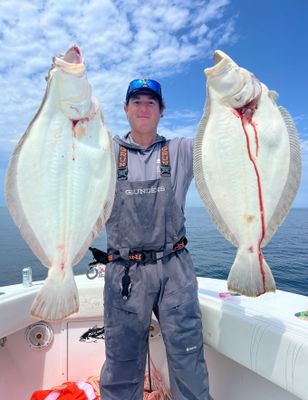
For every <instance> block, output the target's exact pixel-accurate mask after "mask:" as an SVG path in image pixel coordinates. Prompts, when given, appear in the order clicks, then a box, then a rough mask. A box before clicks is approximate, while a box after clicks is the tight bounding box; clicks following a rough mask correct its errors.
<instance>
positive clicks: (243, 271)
mask: <svg viewBox="0 0 308 400" xmlns="http://www.w3.org/2000/svg"><path fill="white" fill-rule="evenodd" d="M228 289H229V290H232V291H235V292H238V293H241V294H244V295H245V296H249V297H257V296H260V295H261V294H263V293H266V292H274V291H275V290H276V284H275V280H274V277H273V275H272V272H271V270H270V268H269V266H268V265H267V262H266V261H265V259H264V257H263V255H262V253H261V258H259V254H258V252H256V251H252V250H250V249H247V248H246V247H245V248H243V247H242V248H239V249H238V251H237V254H236V257H235V260H234V263H233V265H232V267H231V270H230V273H229V276H228Z"/></svg>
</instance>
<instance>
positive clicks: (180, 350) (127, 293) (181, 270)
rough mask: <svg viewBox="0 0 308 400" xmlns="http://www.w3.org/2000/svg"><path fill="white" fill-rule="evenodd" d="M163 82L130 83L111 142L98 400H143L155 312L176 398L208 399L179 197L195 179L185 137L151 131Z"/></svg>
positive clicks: (154, 127)
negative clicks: (112, 178) (124, 127)
mask: <svg viewBox="0 0 308 400" xmlns="http://www.w3.org/2000/svg"><path fill="white" fill-rule="evenodd" d="M164 108H165V106H164V102H163V98H162V93H161V87H160V84H159V83H158V82H156V81H154V80H150V79H137V80H134V81H132V82H131V83H130V85H129V87H128V90H127V95H126V102H125V107H124V110H125V113H126V116H127V118H128V122H129V124H130V127H131V131H130V132H129V133H128V134H127V135H126V136H125V137H124V138H122V139H120V138H119V137H115V138H114V141H115V152H116V158H117V167H118V172H117V188H116V196H115V202H114V206H113V210H112V214H111V217H110V219H109V221H108V223H107V227H106V228H107V242H108V243H107V247H108V255H109V260H110V262H109V263H108V264H107V268H106V271H105V290H104V307H105V314H104V315H105V317H104V318H105V342H106V362H105V364H104V367H103V369H102V373H101V392H102V398H103V399H106V400H111V399H112V400H122V399H123V400H124V399H125V400H126V399H127V400H128V399H129V400H141V399H142V398H143V381H144V370H145V363H146V354H147V349H148V335H149V326H150V321H151V314H152V310H153V311H154V313H155V315H156V316H157V318H158V320H159V323H160V328H161V331H162V335H163V338H164V342H165V345H166V350H167V357H168V365H169V375H170V385H171V391H172V394H173V397H174V399H175V400H184V399H185V400H207V399H210V398H211V397H210V395H209V391H208V374H207V368H206V364H205V361H204V357H203V340H202V327H201V315H200V310H199V304H198V297H197V280H196V276H195V272H194V267H193V264H192V261H191V257H190V255H189V253H188V251H187V249H186V248H185V244H186V242H187V241H186V238H185V227H184V221H185V219H184V214H183V210H184V205H185V196H186V193H187V190H188V187H189V184H190V182H191V180H192V177H193V168H192V140H188V139H184V138H177V139H173V140H170V141H167V140H166V139H165V138H164V137H162V136H159V135H158V134H157V126H158V123H159V120H160V118H161V117H162V115H163V112H164Z"/></svg>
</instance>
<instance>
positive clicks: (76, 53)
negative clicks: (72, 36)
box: [53, 44, 85, 75]
mask: <svg viewBox="0 0 308 400" xmlns="http://www.w3.org/2000/svg"><path fill="white" fill-rule="evenodd" d="M53 66H54V67H56V68H59V69H60V70H62V71H64V72H67V73H69V74H73V75H74V74H76V75H78V74H82V73H84V71H85V65H84V61H83V57H82V54H81V50H80V47H79V46H77V44H74V45H73V46H72V47H70V48H69V49H68V50H67V51H66V53H65V54H64V55H59V56H56V57H54V58H53Z"/></svg>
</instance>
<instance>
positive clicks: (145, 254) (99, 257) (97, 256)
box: [89, 237, 187, 265]
mask: <svg viewBox="0 0 308 400" xmlns="http://www.w3.org/2000/svg"><path fill="white" fill-rule="evenodd" d="M186 244H187V239H186V237H183V238H182V239H181V240H179V241H178V242H177V243H175V245H174V246H173V248H172V250H171V252H170V253H173V252H175V251H179V250H182V249H184V247H185V246H186ZM89 250H91V252H92V255H93V258H94V260H95V261H93V262H91V263H90V264H89V265H94V264H98V263H100V264H108V263H109V262H111V261H115V260H117V259H120V258H122V259H123V257H121V255H120V252H119V251H117V250H114V251H112V250H109V251H108V253H105V252H104V251H101V250H99V249H96V248H93V247H89ZM157 253H159V252H156V251H153V250H144V251H138V252H133V251H130V252H129V254H128V259H129V260H130V261H133V262H137V263H142V264H148V263H156V262H157V261H158V259H157ZM170 253H168V254H170ZM168 254H163V256H162V257H161V258H164V257H165V256H166V255H168Z"/></svg>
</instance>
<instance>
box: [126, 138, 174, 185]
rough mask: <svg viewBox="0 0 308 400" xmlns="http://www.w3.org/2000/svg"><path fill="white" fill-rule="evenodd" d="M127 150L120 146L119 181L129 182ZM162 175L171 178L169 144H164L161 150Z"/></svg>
mask: <svg viewBox="0 0 308 400" xmlns="http://www.w3.org/2000/svg"><path fill="white" fill-rule="evenodd" d="M127 158H128V157H127V148H126V147H124V146H121V145H120V148H119V159H118V179H119V180H127V177H128V167H127ZM160 175H161V176H167V177H168V176H171V166H170V159H169V146H168V142H167V141H165V142H163V144H162V146H161V149H160Z"/></svg>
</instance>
